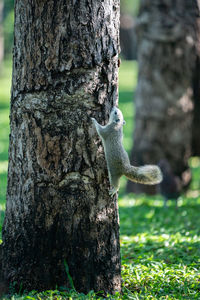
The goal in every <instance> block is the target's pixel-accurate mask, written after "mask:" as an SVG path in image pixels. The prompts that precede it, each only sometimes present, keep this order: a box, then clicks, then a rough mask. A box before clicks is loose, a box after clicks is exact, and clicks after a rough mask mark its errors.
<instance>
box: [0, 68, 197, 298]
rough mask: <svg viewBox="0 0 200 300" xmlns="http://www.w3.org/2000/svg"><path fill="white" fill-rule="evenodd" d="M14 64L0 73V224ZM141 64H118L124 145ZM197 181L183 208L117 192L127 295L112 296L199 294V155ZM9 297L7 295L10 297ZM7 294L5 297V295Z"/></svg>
mask: <svg viewBox="0 0 200 300" xmlns="http://www.w3.org/2000/svg"><path fill="white" fill-rule="evenodd" d="M10 70H11V69H10V63H6V65H5V69H4V72H3V74H4V77H2V78H0V226H1V224H2V221H3V213H4V209H5V193H6V170H7V148H8V134H9V126H8V114H9V109H8V107H9V105H8V99H9V90H10ZM136 78H137V65H136V63H135V62H122V65H121V67H120V88H119V92H120V105H119V106H120V108H121V109H122V111H123V113H124V116H125V120H126V122H127V125H126V126H125V127H124V130H125V132H124V135H125V138H124V145H125V147H126V149H127V150H128V151H130V149H131V146H132V127H133V123H132V122H133V113H134V107H133V102H132V99H133V86H135V84H136ZM190 164H191V167H192V170H193V181H192V184H191V188H190V190H189V191H188V193H187V195H185V196H182V197H181V198H180V199H179V208H178V209H176V208H175V205H174V203H173V202H172V203H169V207H168V209H166V210H165V209H163V200H162V199H161V197H160V196H155V197H147V196H145V195H142V196H135V195H129V196H125V197H122V195H123V189H124V185H125V180H122V181H121V185H122V189H121V193H120V195H121V197H119V210H120V223H121V257H122V278H123V294H122V295H119V294H116V295H115V296H109V295H108V298H109V299H200V217H199V215H200V180H199V177H200V160H199V159H198V158H192V159H191V161H190ZM7 298H8V297H7ZM7 298H6V297H5V298H4V299H7ZM12 299H13V300H14V299H100V297H99V296H98V295H96V294H95V293H94V292H91V293H89V294H88V295H86V296H84V295H82V294H78V293H76V291H74V290H72V291H69V292H63V291H59V290H57V291H45V292H43V293H39V294H38V293H36V292H35V291H32V292H31V293H29V294H28V295H21V296H20V295H13V296H12Z"/></svg>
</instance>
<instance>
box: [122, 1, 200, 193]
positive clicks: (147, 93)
mask: <svg viewBox="0 0 200 300" xmlns="http://www.w3.org/2000/svg"><path fill="white" fill-rule="evenodd" d="M198 19H199V12H198V6H197V2H196V0H191V1H187V0H175V1H174V0H165V1H161V0H153V1H148V0H142V1H141V7H140V13H139V16H138V21H137V26H138V62H139V78H138V86H137V95H136V101H135V106H136V115H135V131H134V147H133V150H132V155H131V160H132V163H133V164H139V165H141V164H145V163H158V161H159V160H160V159H163V158H165V159H167V160H168V161H169V163H170V165H171V167H172V170H173V172H174V174H175V175H177V176H179V177H180V179H181V181H182V183H183V186H185V185H187V184H188V182H189V180H190V170H189V167H188V158H189V157H190V155H191V140H192V112H193V106H194V105H193V99H192V98H193V83H192V79H193V72H194V68H195V61H196V47H195V44H196V29H197V21H198ZM155 189H156V187H148V186H143V185H140V186H139V185H136V184H132V183H131V182H129V183H128V185H127V190H128V192H131V191H134V192H148V193H154V192H155Z"/></svg>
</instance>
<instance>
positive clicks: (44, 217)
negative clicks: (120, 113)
mask: <svg viewBox="0 0 200 300" xmlns="http://www.w3.org/2000/svg"><path fill="white" fill-rule="evenodd" d="M118 32H119V0H111V1H96V0H90V1H88V0H83V1H76V0H67V1H63V0H48V1H47V0H42V1H39V0H33V1H26V0H20V1H19V0H16V3H15V36H14V62H13V79H12V96H11V114H10V126H11V134H10V147H9V170H8V188H7V205H6V215H5V222H4V227H3V275H4V278H5V279H6V280H7V282H9V283H12V282H16V283H17V286H22V287H23V289H27V290H30V289H37V290H42V289H49V288H55V287H56V285H57V286H60V285H62V286H63V285H66V286H69V282H68V278H67V274H66V271H65V267H64V260H65V261H66V263H67V264H68V266H69V273H70V275H71V276H72V279H73V281H74V285H75V288H76V289H77V290H78V291H82V292H88V291H89V290H91V289H93V290H95V291H105V292H106V293H107V292H110V293H114V292H115V291H120V289H121V277H120V249H119V219H118V206H117V201H116V200H117V199H116V198H111V197H109V194H108V190H109V181H108V176H107V169H106V163H105V158H104V154H103V148H102V144H101V141H100V140H99V138H98V136H97V133H96V131H95V129H94V128H93V127H92V123H91V120H90V117H91V116H93V117H95V118H96V119H97V120H98V121H99V122H100V123H102V124H103V123H104V122H107V120H108V116H109V112H110V109H111V107H112V106H113V104H116V103H117V101H118V99H117V98H118V87H117V84H118V83H117V81H118V69H117V68H118V66H117V63H118V50H119V36H118Z"/></svg>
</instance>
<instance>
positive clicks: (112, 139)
mask: <svg viewBox="0 0 200 300" xmlns="http://www.w3.org/2000/svg"><path fill="white" fill-rule="evenodd" d="M91 119H92V122H93V124H94V125H95V127H96V130H97V133H98V135H99V136H100V138H101V140H102V142H103V146H104V151H105V157H106V162H107V168H108V176H109V181H110V185H111V189H110V191H109V194H110V195H111V196H113V195H114V194H115V193H117V192H118V190H119V179H120V177H121V176H122V175H125V176H126V177H127V178H128V179H129V180H131V181H134V182H137V183H142V184H150V185H152V184H158V183H160V182H161V181H162V173H161V171H160V168H159V167H157V166H156V165H146V166H142V167H134V166H131V164H130V161H129V157H128V154H127V152H126V151H125V149H124V147H123V145H122V140H123V125H124V124H125V121H124V118H123V114H122V112H121V111H120V110H119V108H117V107H116V106H114V107H113V108H112V111H111V113H110V118H109V122H108V124H107V125H105V126H102V125H100V124H99V123H98V122H97V121H96V120H95V119H94V118H91Z"/></svg>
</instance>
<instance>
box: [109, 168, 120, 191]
mask: <svg viewBox="0 0 200 300" xmlns="http://www.w3.org/2000/svg"><path fill="white" fill-rule="evenodd" d="M119 179H120V176H119V175H116V174H115V175H112V174H110V173H109V181H110V185H111V189H110V190H109V195H110V196H114V195H115V194H116V193H117V192H118V190H119Z"/></svg>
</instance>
